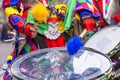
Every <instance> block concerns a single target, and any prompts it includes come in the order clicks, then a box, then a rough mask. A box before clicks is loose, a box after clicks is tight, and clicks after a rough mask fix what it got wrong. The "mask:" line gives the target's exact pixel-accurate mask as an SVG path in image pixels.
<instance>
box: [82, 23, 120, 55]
mask: <svg viewBox="0 0 120 80" xmlns="http://www.w3.org/2000/svg"><path fill="white" fill-rule="evenodd" d="M109 28H120V27H119V25H111V26H107V27H105V28H103V29H101V30H99V31H98V32H96V33H95V34H94V35H93V36H92V37H93V38H94V37H95V36H97V34H99V33H100V32H101V31H104V30H106V29H109ZM92 37H91V38H92ZM88 43H89V40H88V41H87V42H86V43H85V45H84V47H90V46H88ZM119 43H120V42H119ZM86 45H87V46H86ZM90 48H93V47H90ZM104 54H106V53H104Z"/></svg>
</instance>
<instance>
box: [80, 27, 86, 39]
mask: <svg viewBox="0 0 120 80" xmlns="http://www.w3.org/2000/svg"><path fill="white" fill-rule="evenodd" d="M86 34H87V29H84V30H83V31H82V33H81V34H80V36H79V37H80V38H84V37H85V35H86Z"/></svg>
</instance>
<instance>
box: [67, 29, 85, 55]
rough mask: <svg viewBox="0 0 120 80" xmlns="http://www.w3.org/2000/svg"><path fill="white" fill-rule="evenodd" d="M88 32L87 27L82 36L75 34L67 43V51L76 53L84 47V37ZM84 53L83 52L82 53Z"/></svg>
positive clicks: (71, 53) (72, 53) (70, 53)
mask: <svg viewBox="0 0 120 80" xmlns="http://www.w3.org/2000/svg"><path fill="white" fill-rule="evenodd" d="M86 34H87V29H84V30H83V32H82V33H81V34H80V36H74V37H73V38H72V39H71V40H69V41H68V43H67V52H68V54H69V55H70V56H71V55H75V54H76V53H77V52H78V51H79V50H80V49H82V48H83V46H84V43H83V41H82V38H83V37H84V36H85V35H86ZM81 54H82V53H81Z"/></svg>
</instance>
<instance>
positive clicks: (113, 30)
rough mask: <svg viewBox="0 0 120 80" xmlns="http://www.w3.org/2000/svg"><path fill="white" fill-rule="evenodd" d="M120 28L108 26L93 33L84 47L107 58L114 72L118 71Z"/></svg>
mask: <svg viewBox="0 0 120 80" xmlns="http://www.w3.org/2000/svg"><path fill="white" fill-rule="evenodd" d="M119 34H120V27H118V26H117V25H114V26H108V27H106V28H104V29H102V30H100V31H98V32H97V33H95V34H94V35H93V36H92V37H91V38H90V39H89V40H88V41H87V42H86V43H85V47H87V48H91V49H94V50H96V51H98V52H101V53H104V54H105V55H107V56H109V57H110V58H111V60H112V62H113V63H114V70H115V72H116V71H117V70H118V69H120V35H119ZM119 75H120V74H119Z"/></svg>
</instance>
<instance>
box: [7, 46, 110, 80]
mask: <svg viewBox="0 0 120 80" xmlns="http://www.w3.org/2000/svg"><path fill="white" fill-rule="evenodd" d="M31 53H32V54H25V55H23V56H21V57H19V58H17V59H16V60H15V61H13V63H12V64H11V65H10V66H9V70H10V73H11V75H12V76H13V78H14V79H17V80H87V79H91V80H94V79H102V78H104V77H106V76H108V74H109V73H110V72H111V71H112V64H111V61H110V59H109V58H108V57H107V56H106V55H104V54H101V53H95V52H92V51H87V50H85V51H83V55H79V54H80V52H78V53H77V55H75V56H68V55H67V52H66V49H65V48H49V49H41V50H38V51H34V52H31Z"/></svg>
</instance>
